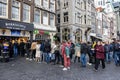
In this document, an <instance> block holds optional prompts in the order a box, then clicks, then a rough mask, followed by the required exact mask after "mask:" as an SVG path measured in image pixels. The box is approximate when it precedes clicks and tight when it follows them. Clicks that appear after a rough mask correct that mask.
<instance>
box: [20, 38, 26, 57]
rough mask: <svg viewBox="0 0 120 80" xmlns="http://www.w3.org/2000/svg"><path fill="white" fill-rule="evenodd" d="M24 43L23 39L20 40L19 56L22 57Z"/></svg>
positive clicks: (23, 54)
mask: <svg viewBox="0 0 120 80" xmlns="http://www.w3.org/2000/svg"><path fill="white" fill-rule="evenodd" d="M24 46H25V43H24V42H23V40H21V42H20V45H19V48H20V56H22V57H24V56H25V50H24Z"/></svg>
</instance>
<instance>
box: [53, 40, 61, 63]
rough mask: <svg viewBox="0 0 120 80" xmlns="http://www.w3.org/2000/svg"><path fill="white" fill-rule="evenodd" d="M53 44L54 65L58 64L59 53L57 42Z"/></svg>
mask: <svg viewBox="0 0 120 80" xmlns="http://www.w3.org/2000/svg"><path fill="white" fill-rule="evenodd" d="M55 44H56V47H55V52H54V54H55V64H56V63H57V64H59V62H60V51H59V48H60V46H59V43H58V42H56V43H55Z"/></svg>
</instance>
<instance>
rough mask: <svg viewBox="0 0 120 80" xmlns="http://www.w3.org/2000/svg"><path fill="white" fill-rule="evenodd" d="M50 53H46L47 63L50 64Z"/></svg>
mask: <svg viewBox="0 0 120 80" xmlns="http://www.w3.org/2000/svg"><path fill="white" fill-rule="evenodd" d="M49 54H50V53H46V62H47V63H49V62H50V55H49Z"/></svg>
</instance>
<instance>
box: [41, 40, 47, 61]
mask: <svg viewBox="0 0 120 80" xmlns="http://www.w3.org/2000/svg"><path fill="white" fill-rule="evenodd" d="M40 51H41V61H43V62H45V59H46V56H45V41H44V40H43V41H42V42H41V46H40Z"/></svg>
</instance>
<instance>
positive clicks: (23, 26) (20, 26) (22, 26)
mask: <svg viewBox="0 0 120 80" xmlns="http://www.w3.org/2000/svg"><path fill="white" fill-rule="evenodd" d="M0 28H6V29H13V30H27V31H32V30H33V29H34V28H33V24H30V23H24V22H18V21H13V20H7V19H0Z"/></svg>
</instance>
